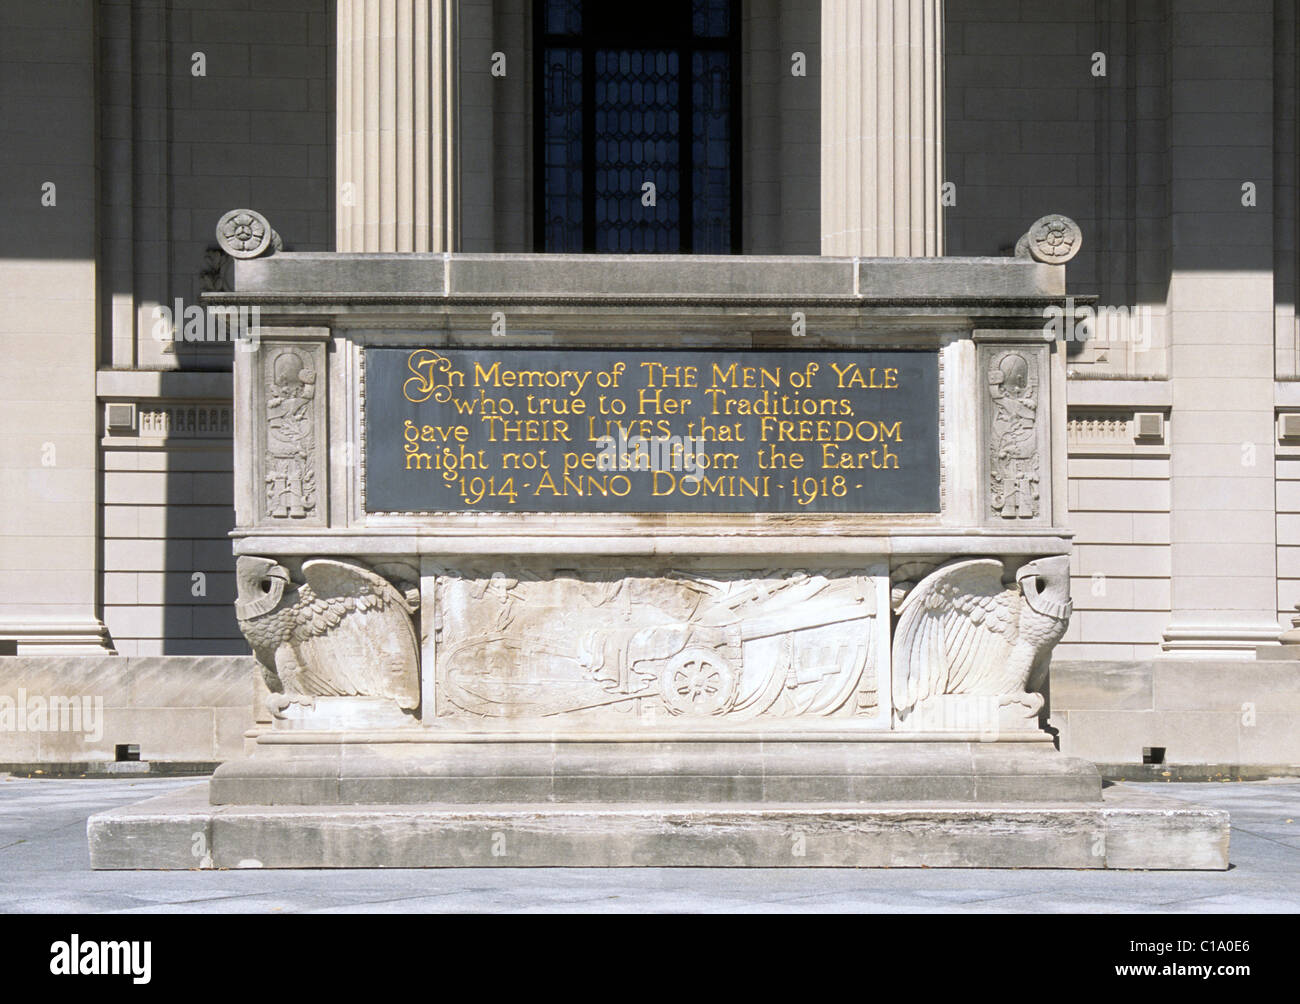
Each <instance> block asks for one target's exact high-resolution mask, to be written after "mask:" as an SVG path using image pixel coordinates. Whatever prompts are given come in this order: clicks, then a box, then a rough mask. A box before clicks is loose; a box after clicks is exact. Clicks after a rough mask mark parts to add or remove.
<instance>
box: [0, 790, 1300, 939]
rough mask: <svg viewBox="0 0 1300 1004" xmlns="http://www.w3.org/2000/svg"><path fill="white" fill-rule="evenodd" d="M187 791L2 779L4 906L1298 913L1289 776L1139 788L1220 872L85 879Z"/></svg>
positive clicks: (304, 874)
mask: <svg viewBox="0 0 1300 1004" xmlns="http://www.w3.org/2000/svg"><path fill="white" fill-rule="evenodd" d="M194 783H195V780H194V779H193V778H185V779H162V780H158V779H154V780H137V781H132V780H85V781H82V780H39V779H23V778H15V777H3V776H0V911H3V912H8V913H28V912H33V913H53V912H58V913H64V912H68V913H101V912H128V913H154V912H169V913H171V912H175V913H331V912H375V913H385V912H396V913H403V912H442V911H448V912H492V913H498V912H519V913H529V912H575V913H589V912H620V913H621V912H628V913H652V912H700V913H711V912H744V913H771V912H775V913H786V912H801V913H802V912H808V913H819V912H859V911H865V912H895V913H919V912H996V913H1010V912H1036V913H1058V912H1067V913H1073V912H1083V913H1102V912H1144V911H1153V912H1187V913H1236V912H1241V913H1256V912H1262V913H1287V912H1295V911H1297V910H1300V781H1294V780H1274V781H1258V782H1245V783H1224V784H1150V785H1140V786H1136V785H1135V787H1143V788H1150V789H1152V790H1156V791H1158V792H1160V793H1162V794H1167V795H1172V796H1175V797H1178V798H1182V799H1186V800H1188V801H1194V802H1197V803H1199V804H1201V805H1205V806H1213V807H1216V808H1222V809H1227V810H1228V811H1229V812H1230V813H1231V814H1232V853H1231V858H1232V868H1231V869H1229V870H1228V871H1226V872H1182V873H1179V872H1159V873H1157V872H1102V871H1097V872H1082V871H1036V870H1015V871H993V870H958V871H944V870H929V869H898V870H892V871H877V870H862V871H858V870H851V869H753V870H747V869H673V868H653V869H651V868H647V869H608V870H603V869H580V868H574V869H509V868H501V869H429V870H422V871H405V870H402V871H396V870H394V871H218V872H198V871H195V872H92V871H91V870H90V868H89V863H88V857H87V849H86V818H87V817H88V816H89V815H91V814H92V813H95V812H99V811H101V810H104V809H108V808H112V807H115V806H122V805H129V804H132V803H134V802H138V801H141V800H142V799H145V798H148V797H151V796H153V795H159V794H163V793H164V792H168V791H174V790H176V789H178V788H183V787H185V786H188V785H192V784H194Z"/></svg>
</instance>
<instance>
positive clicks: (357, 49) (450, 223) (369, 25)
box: [335, 0, 457, 251]
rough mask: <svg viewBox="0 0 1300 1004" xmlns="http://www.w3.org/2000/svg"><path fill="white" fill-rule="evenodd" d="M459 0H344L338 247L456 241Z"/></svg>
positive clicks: (397, 247)
mask: <svg viewBox="0 0 1300 1004" xmlns="http://www.w3.org/2000/svg"><path fill="white" fill-rule="evenodd" d="M456 7H457V2H456V0H338V101H337V112H336V115H337V130H336V133H335V135H336V139H335V144H336V154H337V158H336V159H337V166H338V185H339V191H338V212H337V227H336V231H335V233H336V243H337V246H338V250H339V251H453V250H455V249H456V223H457V220H456V217H457V213H456V202H457V192H456V154H455V138H456V137H455V133H456V88H455V74H456Z"/></svg>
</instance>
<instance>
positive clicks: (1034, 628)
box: [893, 555, 1072, 729]
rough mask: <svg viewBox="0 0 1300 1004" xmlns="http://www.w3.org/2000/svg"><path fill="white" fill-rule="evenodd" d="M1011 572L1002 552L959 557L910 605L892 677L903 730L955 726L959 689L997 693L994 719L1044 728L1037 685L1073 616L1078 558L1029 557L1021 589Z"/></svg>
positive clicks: (902, 619) (897, 639) (921, 587)
mask: <svg viewBox="0 0 1300 1004" xmlns="http://www.w3.org/2000/svg"><path fill="white" fill-rule="evenodd" d="M1003 571H1004V570H1003V565H1002V562H1001V561H999V560H997V559H995V558H976V559H971V560H964V561H955V562H952V563H950V564H947V565H944V566H942V567H940V568H939V569H937V570H936V571H934V572H933V573H931V574H930V575H928V576H926V577H925V578H924V579H922V580H921V581H920V582H919V583H918V584H917V586H916V587H915V588H914V589H913V590H912V591H911V592H910V593H909V594H908V595H907V598H906V599H905V600H904V601H903V603H902V605H901V607H900V609H899V618H898V626H897V628H896V629H895V632H894V676H893V689H894V694H893V698H894V712H895V715H896V716H897V719H898V723H899V724H900V725H901V726H902V727H905V728H926V729H930V728H936V727H938V726H940V725H948V726H952V725H953V724H954V723H953V722H952V721H951V719H950V716H948V715H946V714H945V711H946V708H945V701H946V700H947V698H948V697H949V696H950V695H969V696H972V697H983V698H989V699H990V702H989V703H990V704H991V706H992V708H993V710H994V711H995V712H996V713H997V721H996V722H994V723H993V724H994V725H997V724H999V723H1000V724H1001V725H1002V726H1004V727H1005V726H1006V725H1007V724H1012V725H1016V724H1018V725H1019V726H1020V727H1024V728H1030V727H1033V726H1034V725H1035V724H1036V721H1037V716H1038V712H1039V711H1040V710H1041V708H1042V706H1043V697H1042V695H1041V694H1039V693H1034V692H1033V686H1034V685H1037V684H1038V682H1039V681H1038V675H1039V673H1040V672H1041V670H1043V669H1045V667H1046V664H1047V660H1048V657H1049V656H1050V654H1051V650H1052V648H1053V647H1054V646H1055V645H1056V643H1057V642H1058V641H1060V639H1061V636H1062V635H1063V634H1065V629H1066V627H1067V626H1068V624H1069V621H1070V613H1071V610H1072V604H1071V601H1070V559H1069V558H1068V557H1067V556H1065V555H1060V556H1055V557H1050V558H1039V559H1038V560H1036V561H1030V562H1027V563H1026V564H1024V565H1022V566H1021V567H1020V569H1019V570H1018V571H1017V572H1016V578H1015V584H1014V585H1012V586H1006V585H1003V581H1002V578H1003ZM947 707H948V708H951V707H952V703H951V702H949V704H948V706H947Z"/></svg>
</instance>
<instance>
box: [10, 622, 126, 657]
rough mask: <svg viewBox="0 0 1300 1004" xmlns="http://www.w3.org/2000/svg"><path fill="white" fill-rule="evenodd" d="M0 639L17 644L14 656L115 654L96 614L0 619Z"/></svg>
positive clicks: (104, 628)
mask: <svg viewBox="0 0 1300 1004" xmlns="http://www.w3.org/2000/svg"><path fill="white" fill-rule="evenodd" d="M0 639H5V640H12V641H13V642H14V643H15V649H16V650H15V651H13V652H11V653H9V654H11V655H112V654H114V652H113V643H112V641H111V640H110V639H109V635H108V629H107V628H106V627H104V625H103V623H102V622H101V621H99V620H98V619H97V618H94V617H87V618H84V619H82V618H77V619H68V620H36V619H31V620H26V619H24V620H21V621H0Z"/></svg>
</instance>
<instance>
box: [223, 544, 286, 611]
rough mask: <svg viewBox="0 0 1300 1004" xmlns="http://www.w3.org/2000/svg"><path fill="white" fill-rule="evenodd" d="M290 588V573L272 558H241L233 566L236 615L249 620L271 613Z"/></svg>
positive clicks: (247, 556)
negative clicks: (286, 589)
mask: <svg viewBox="0 0 1300 1004" xmlns="http://www.w3.org/2000/svg"><path fill="white" fill-rule="evenodd" d="M288 585H289V570H288V569H287V568H285V567H284V566H283V565H281V564H279V563H278V562H276V561H274V560H272V559H271V558H256V557H252V556H250V555H244V556H243V557H241V558H240V559H239V560H238V561H237V562H236V563H235V587H236V591H237V595H236V598H235V615H236V616H237V617H238V618H239V619H240V620H241V621H246V620H252V619H253V618H254V617H261V616H262V615H263V614H268V613H270V612H271V611H272V610H274V609H275V608H276V607H277V606H278V605H279V603H280V600H281V599H282V598H283V597H284V590H285V588H286V587H287V586H288Z"/></svg>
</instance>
